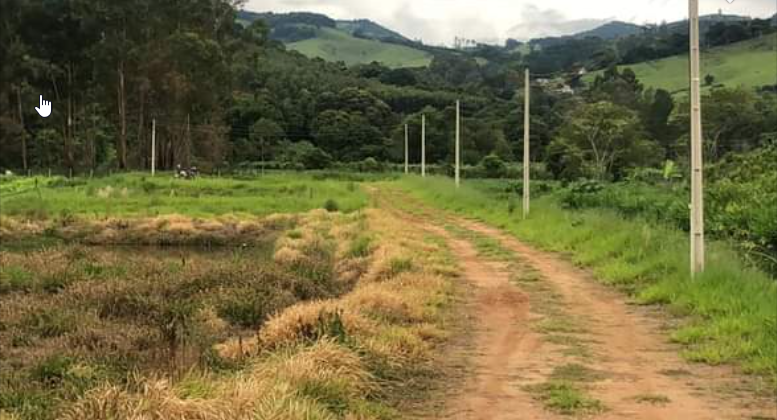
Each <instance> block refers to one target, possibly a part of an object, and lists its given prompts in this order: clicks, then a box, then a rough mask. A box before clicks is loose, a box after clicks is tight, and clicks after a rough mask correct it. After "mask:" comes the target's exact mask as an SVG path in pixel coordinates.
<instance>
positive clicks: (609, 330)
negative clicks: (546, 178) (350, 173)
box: [378, 191, 777, 420]
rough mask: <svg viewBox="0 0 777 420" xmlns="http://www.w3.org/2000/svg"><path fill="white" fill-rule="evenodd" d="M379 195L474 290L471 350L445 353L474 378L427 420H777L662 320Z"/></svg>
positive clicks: (541, 261)
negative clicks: (691, 358) (693, 355)
mask: <svg viewBox="0 0 777 420" xmlns="http://www.w3.org/2000/svg"><path fill="white" fill-rule="evenodd" d="M379 194H380V195H382V197H383V199H379V200H378V202H379V203H380V205H381V206H384V207H389V208H391V209H392V210H393V211H395V212H396V213H397V214H399V215H401V216H402V217H404V218H405V219H406V220H407V221H408V222H409V223H415V224H417V225H418V226H419V228H423V229H426V230H428V231H430V232H433V233H435V234H437V235H440V236H442V237H443V238H445V240H446V241H447V242H448V245H449V247H450V249H451V252H452V253H453V254H454V255H455V256H456V259H457V260H458V262H459V264H460V266H461V269H462V278H463V279H464V280H465V281H467V282H469V283H470V284H471V285H472V289H473V290H474V292H473V293H472V296H470V301H471V302H470V304H469V305H468V311H469V312H471V313H470V316H471V317H472V318H473V323H472V331H467V332H466V333H467V334H470V336H471V338H470V340H471V343H470V345H469V346H467V347H466V348H459V349H451V350H450V355H446V357H452V358H462V359H466V361H461V363H466V364H468V365H469V366H470V370H469V371H468V373H467V375H466V379H465V381H464V382H463V383H462V384H461V385H460V386H458V387H457V389H456V390H455V391H453V392H452V394H450V395H449V396H448V397H447V398H446V401H445V402H444V404H442V406H443V407H444V409H442V410H440V412H438V413H434V414H433V415H431V416H428V417H431V418H440V419H442V418H446V419H460V420H465V419H467V420H469V419H472V420H474V419H483V420H485V419H505V420H507V419H527V420H532V419H549V420H552V419H557V418H569V417H570V416H573V417H585V418H595V419H602V420H615V419H637V420H642V419H644V420H659V419H661V420H686V419H690V420H723V419H777V404H776V403H775V401H774V400H773V399H772V398H769V397H767V396H764V395H756V393H755V392H753V390H752V389H751V387H750V381H748V380H746V379H745V378H743V377H742V376H741V375H739V374H737V373H736V372H734V371H733V370H732V369H730V368H719V367H708V366H701V365H695V364H689V363H687V362H685V361H684V360H682V358H681V357H680V356H679V352H680V349H679V348H678V347H677V346H675V345H672V344H670V342H669V340H668V333H667V331H666V329H665V327H664V324H665V321H666V320H667V318H666V317H665V316H663V315H661V314H658V313H655V312H653V313H651V312H649V311H650V310H649V309H644V308H640V307H637V306H633V305H629V304H628V303H627V302H626V299H625V297H624V295H623V294H621V293H619V292H616V291H613V290H611V289H608V288H607V287H605V286H602V285H601V284H599V283H597V282H596V281H595V279H593V278H592V277H591V275H590V274H588V273H586V272H585V271H582V270H580V269H578V268H576V267H574V266H573V265H572V264H570V263H568V262H566V261H564V260H563V259H561V258H559V257H558V256H556V255H553V254H550V253H546V252H541V251H538V250H536V249H533V248H532V247H530V246H527V245H526V244H524V243H522V242H520V241H518V240H517V239H515V238H514V237H512V236H510V235H507V234H505V233H504V232H502V231H500V230H498V229H494V228H491V227H489V226H486V225H484V224H482V223H479V222H476V221H472V220H464V219H462V218H458V217H454V216H452V215H448V214H442V215H441V213H440V212H438V211H436V210H435V211H431V210H429V209H428V208H426V207H424V206H423V205H421V204H420V203H418V202H415V201H413V200H412V199H410V198H408V197H405V196H402V197H398V196H397V194H399V193H397V192H395V191H381V192H380V193H379ZM396 203H404V204H403V206H404V207H403V208H401V209H400V208H399V207H397V205H396Z"/></svg>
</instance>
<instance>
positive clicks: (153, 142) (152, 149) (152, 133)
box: [151, 118, 156, 176]
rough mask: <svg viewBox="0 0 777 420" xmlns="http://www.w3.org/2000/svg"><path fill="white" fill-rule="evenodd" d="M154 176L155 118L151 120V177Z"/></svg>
mask: <svg viewBox="0 0 777 420" xmlns="http://www.w3.org/2000/svg"><path fill="white" fill-rule="evenodd" d="M154 175H156V118H154V119H153V120H151V176H154Z"/></svg>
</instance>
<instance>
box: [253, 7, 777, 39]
mask: <svg viewBox="0 0 777 420" xmlns="http://www.w3.org/2000/svg"><path fill="white" fill-rule="evenodd" d="M700 2H701V12H702V14H709V13H717V11H718V10H719V9H720V10H722V11H723V13H731V14H740V15H748V16H753V17H767V16H772V15H773V14H774V13H775V12H777V2H776V0H735V1H734V3H733V4H729V3H728V2H727V1H726V0H700ZM246 9H248V10H253V11H257V12H265V11H274V12H290V11H311V12H319V13H324V14H327V15H329V16H331V17H333V18H336V19H359V18H366V19H371V20H374V21H376V22H378V23H381V24H383V25H385V26H387V27H389V28H391V29H394V30H397V31H399V32H401V33H402V34H403V35H405V36H407V37H410V38H420V39H423V40H424V41H425V42H427V43H433V44H438V43H446V44H450V43H452V41H453V38H454V37H456V36H460V37H465V38H469V39H477V40H502V39H504V38H507V37H508V36H511V37H516V38H520V39H527V38H533V37H537V36H547V35H561V34H569V33H574V32H578V31H581V30H586V29H591V28H593V27H595V26H597V25H598V24H600V23H603V22H606V21H609V20H614V19H617V20H623V21H627V22H633V23H637V24H643V23H659V22H661V21H664V20H666V21H674V20H680V19H684V18H685V17H686V16H687V14H688V4H687V1H685V0H588V1H586V0H542V1H539V0H412V1H409V0H381V1H380V2H370V1H367V0H248V2H247V4H246Z"/></svg>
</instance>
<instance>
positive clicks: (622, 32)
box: [572, 20, 645, 40]
mask: <svg viewBox="0 0 777 420" xmlns="http://www.w3.org/2000/svg"><path fill="white" fill-rule="evenodd" d="M644 31H645V27H644V26H641V25H636V24H634V23H629V22H621V21H618V20H614V21H612V22H607V23H605V24H604V25H602V26H599V27H596V28H594V29H591V30H588V31H583V32H580V33H577V34H575V35H572V36H573V37H574V38H588V37H597V38H602V39H606V40H611V39H616V38H622V37H625V36H630V35H639V34H641V33H642V32H644Z"/></svg>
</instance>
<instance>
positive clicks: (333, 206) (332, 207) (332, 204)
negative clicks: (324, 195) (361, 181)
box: [324, 198, 340, 213]
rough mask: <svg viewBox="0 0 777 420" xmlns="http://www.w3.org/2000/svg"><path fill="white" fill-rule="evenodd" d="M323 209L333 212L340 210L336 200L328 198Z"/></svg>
mask: <svg viewBox="0 0 777 420" xmlns="http://www.w3.org/2000/svg"><path fill="white" fill-rule="evenodd" d="M324 209H325V210H326V211H328V212H330V213H334V212H337V211H340V205H339V204H337V201H335V200H333V199H331V198H330V199H328V200H326V202H325V203H324Z"/></svg>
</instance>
